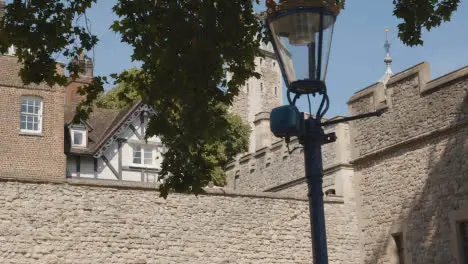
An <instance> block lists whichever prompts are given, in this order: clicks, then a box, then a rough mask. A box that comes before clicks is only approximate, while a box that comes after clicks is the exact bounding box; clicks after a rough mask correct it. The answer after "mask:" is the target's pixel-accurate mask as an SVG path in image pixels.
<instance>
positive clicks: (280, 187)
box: [264, 163, 354, 192]
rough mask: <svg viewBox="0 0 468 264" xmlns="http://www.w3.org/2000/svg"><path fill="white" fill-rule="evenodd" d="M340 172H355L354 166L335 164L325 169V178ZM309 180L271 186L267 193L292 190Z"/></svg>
mask: <svg viewBox="0 0 468 264" xmlns="http://www.w3.org/2000/svg"><path fill="white" fill-rule="evenodd" d="M340 170H354V168H353V165H351V164H349V163H335V164H332V165H331V166H329V167H327V168H324V169H323V176H327V175H329V174H332V173H334V172H337V171H340ZM306 182H307V179H306V177H300V178H297V179H294V180H289V181H287V182H283V183H281V184H275V185H274V186H270V187H268V188H265V190H264V191H265V192H273V191H274V192H277V191H281V190H284V189H287V188H291V187H294V186H297V185H299V184H303V183H306Z"/></svg>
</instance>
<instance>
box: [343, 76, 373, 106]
mask: <svg viewBox="0 0 468 264" xmlns="http://www.w3.org/2000/svg"><path fill="white" fill-rule="evenodd" d="M379 85H380V83H378V82H377V83H374V84H372V85H370V86H367V87H366V88H364V89H362V90H359V91H357V92H356V93H354V94H353V95H352V96H351V98H349V100H348V102H346V103H347V104H348V105H349V104H352V103H353V102H355V101H357V100H359V99H361V98H363V97H366V96H369V95H372V94H373V93H374V91H375V89H376V88H377V87H378V86H379Z"/></svg>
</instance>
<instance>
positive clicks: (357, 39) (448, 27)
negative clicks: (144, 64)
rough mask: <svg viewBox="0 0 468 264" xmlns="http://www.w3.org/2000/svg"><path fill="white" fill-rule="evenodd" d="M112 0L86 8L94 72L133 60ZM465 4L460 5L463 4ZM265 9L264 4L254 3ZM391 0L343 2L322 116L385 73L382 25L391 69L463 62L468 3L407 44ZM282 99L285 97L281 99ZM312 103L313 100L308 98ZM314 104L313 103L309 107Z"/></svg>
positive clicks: (435, 68) (337, 111)
mask: <svg viewBox="0 0 468 264" xmlns="http://www.w3.org/2000/svg"><path fill="white" fill-rule="evenodd" d="M114 3H115V1H109V0H105V1H104V0H100V1H98V4H96V5H95V6H94V7H93V8H92V9H91V11H90V14H89V18H90V19H91V21H92V31H93V33H95V34H97V35H98V37H99V39H100V43H99V44H98V46H97V47H96V48H95V62H96V69H95V71H96V74H99V75H108V74H110V73H116V72H120V71H122V70H124V69H127V68H129V67H131V66H133V65H136V64H132V62H131V59H130V54H131V51H132V50H131V48H130V47H129V46H126V45H124V44H122V43H120V38H119V36H118V35H116V34H114V33H113V32H112V31H110V30H109V26H110V25H111V23H112V21H113V20H114V19H115V16H114V15H113V13H112V10H111V8H112V6H113V4H114ZM463 4H464V5H463ZM256 10H258V11H261V10H264V4H263V3H262V4H261V5H260V6H258V7H256ZM392 11H393V5H392V1H391V0H386V1H382V0H379V1H351V0H348V1H347V6H346V9H345V10H344V11H343V12H342V13H341V14H340V16H339V17H338V19H337V22H336V25H335V32H334V35H333V43H332V49H331V55H330V61H329V67H328V74H327V79H326V82H327V87H328V91H329V95H330V99H331V106H330V110H329V112H328V113H327V116H329V117H331V116H335V115H346V114H347V105H346V101H347V100H348V99H349V98H350V96H351V95H352V94H353V93H354V92H356V91H357V90H360V89H362V88H364V87H366V86H368V85H371V84H373V83H375V82H376V81H377V80H378V79H379V78H380V77H382V75H383V74H384V72H385V64H384V62H383V59H384V56H385V51H384V49H383V44H384V42H385V32H384V29H385V27H386V26H388V27H389V29H390V41H391V43H392V49H391V55H392V58H393V64H392V69H393V72H394V73H398V72H400V71H403V70H405V69H407V68H409V67H411V66H413V65H415V64H417V63H420V62H422V61H427V62H429V63H430V64H431V71H432V77H433V78H436V77H438V76H441V75H443V74H445V73H448V72H450V71H453V70H456V69H458V68H460V67H463V66H465V65H467V64H468V45H467V43H468V6H467V4H466V1H462V5H461V6H460V8H459V10H458V11H457V12H456V13H455V15H454V16H453V17H452V21H450V22H449V23H445V24H443V25H442V26H441V27H439V28H436V29H433V30H432V31H431V32H425V33H424V34H423V38H424V46H423V47H412V48H411V47H407V46H405V45H403V44H402V43H401V41H400V40H399V39H398V38H397V32H396V29H397V25H398V21H397V19H396V18H395V17H394V16H393V15H392ZM284 102H286V100H284ZM306 103H307V100H306V99H305V98H303V99H300V101H299V104H298V105H299V108H300V110H301V111H308V107H307V104H306ZM313 103H316V101H314V100H313ZM314 109H316V106H312V110H313V111H314Z"/></svg>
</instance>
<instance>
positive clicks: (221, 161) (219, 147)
mask: <svg viewBox="0 0 468 264" xmlns="http://www.w3.org/2000/svg"><path fill="white" fill-rule="evenodd" d="M127 72H128V74H130V75H135V74H137V73H138V72H139V70H138V69H137V68H132V69H130V70H128V71H127ZM137 89H138V87H136V86H134V85H132V83H125V82H121V83H118V84H117V86H115V87H114V88H112V89H111V90H109V91H108V92H107V93H106V94H103V95H102V96H100V97H99V98H98V99H97V101H96V105H97V106H98V107H102V108H108V109H122V108H124V107H126V106H128V105H129V104H131V103H133V102H135V101H137V100H142V98H141V96H140V94H139V93H138V90H137ZM220 107H221V108H223V107H224V109H227V105H224V106H222V105H220ZM221 118H223V119H225V120H226V121H227V123H228V124H227V131H226V133H224V134H223V135H222V137H221V138H219V139H217V140H216V141H214V142H212V143H209V145H207V146H205V148H204V152H203V153H202V156H203V157H204V159H206V160H208V161H209V163H211V166H213V169H212V170H211V179H212V181H213V183H214V184H215V185H217V186H223V185H225V184H226V174H225V167H226V165H227V164H228V163H229V161H230V160H232V159H233V158H234V157H235V156H236V155H237V154H239V153H242V152H245V151H247V150H248V145H249V136H250V132H251V130H250V126H249V125H248V124H246V123H245V122H244V121H242V119H241V118H240V117H239V116H237V115H235V114H233V113H230V112H228V111H224V116H222V117H221Z"/></svg>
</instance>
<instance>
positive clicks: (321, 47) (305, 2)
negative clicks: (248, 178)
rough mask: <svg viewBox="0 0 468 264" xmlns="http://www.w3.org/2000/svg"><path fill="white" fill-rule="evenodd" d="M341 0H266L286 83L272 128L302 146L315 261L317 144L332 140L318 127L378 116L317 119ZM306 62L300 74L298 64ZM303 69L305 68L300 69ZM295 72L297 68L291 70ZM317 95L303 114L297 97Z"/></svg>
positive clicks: (323, 261)
mask: <svg viewBox="0 0 468 264" xmlns="http://www.w3.org/2000/svg"><path fill="white" fill-rule="evenodd" d="M341 4H342V1H341V0H279V3H278V4H276V2H275V1H274V0H266V5H267V7H268V12H267V18H266V24H267V27H268V29H269V33H270V38H271V42H272V44H273V48H274V50H275V53H276V55H277V57H278V61H279V64H280V68H281V72H282V74H283V78H284V81H285V83H286V86H287V98H288V101H289V105H285V106H280V107H277V108H275V109H273V110H272V112H271V115H270V128H271V132H273V134H274V135H275V136H277V137H284V138H286V142H288V141H289V138H290V137H297V138H298V139H299V143H300V144H301V145H302V146H303V147H304V158H305V174H306V175H305V176H306V178H307V186H308V191H309V192H308V197H309V210H310V225H311V228H310V229H311V237H312V254H313V259H314V263H315V264H327V263H328V255H327V239H326V232H325V214H324V208H323V192H322V178H323V167H322V145H323V144H326V143H330V142H333V141H335V140H336V136H335V134H334V133H329V134H325V133H324V130H323V128H322V127H323V126H325V125H331V124H336V123H340V122H346V121H352V120H356V119H361V118H367V117H372V116H380V115H381V114H382V111H375V112H371V113H366V114H361V115H357V116H351V117H345V118H341V119H336V120H332V121H326V122H322V118H323V117H324V115H325V113H326V112H327V110H328V106H329V103H330V101H329V99H328V95H327V88H326V86H325V77H326V74H327V65H328V57H329V54H330V47H331V41H332V35H333V26H334V24H335V21H336V17H337V16H338V14H339V11H340V9H341V8H342V7H341ZM304 60H305V61H306V64H307V65H308V66H307V67H306V69H305V71H302V72H299V71H297V70H304V69H299V68H300V67H298V66H299V64H301V62H302V64H304V63H303V62H304ZM302 68H304V67H302ZM296 71H297V72H296ZM310 94H312V95H314V96H321V97H322V100H321V103H320V105H319V107H318V110H317V113H316V114H315V116H314V115H312V113H310V115H309V116H308V117H307V118H306V117H305V115H304V113H300V112H299V110H298V108H297V107H296V106H295V103H296V100H297V99H298V98H299V97H300V96H301V95H307V96H309V95H310Z"/></svg>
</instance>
